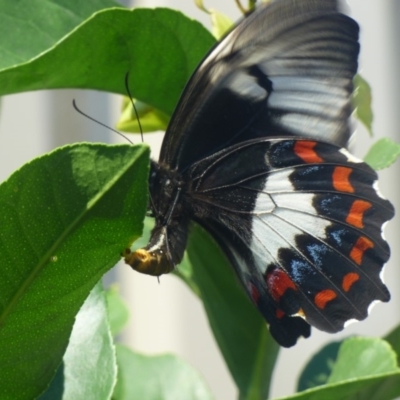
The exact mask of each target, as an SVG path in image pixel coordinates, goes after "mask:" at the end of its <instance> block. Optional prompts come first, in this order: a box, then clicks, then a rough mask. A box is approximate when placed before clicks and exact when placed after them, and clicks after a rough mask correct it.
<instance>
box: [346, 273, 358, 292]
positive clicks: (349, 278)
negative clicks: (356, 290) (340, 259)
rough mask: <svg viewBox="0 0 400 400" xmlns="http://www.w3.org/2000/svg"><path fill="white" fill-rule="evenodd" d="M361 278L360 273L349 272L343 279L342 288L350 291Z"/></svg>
mask: <svg viewBox="0 0 400 400" xmlns="http://www.w3.org/2000/svg"><path fill="white" fill-rule="evenodd" d="M359 279H360V275H358V274H356V273H355V272H349V273H348V274H346V275H345V276H344V278H343V281H342V288H343V290H344V291H345V292H348V291H349V290H350V289H351V287H352V286H353V284H354V283H355V282H357V281H358V280H359Z"/></svg>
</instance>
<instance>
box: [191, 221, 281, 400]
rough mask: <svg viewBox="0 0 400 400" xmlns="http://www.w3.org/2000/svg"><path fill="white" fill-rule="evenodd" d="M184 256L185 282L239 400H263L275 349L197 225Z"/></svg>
mask: <svg viewBox="0 0 400 400" xmlns="http://www.w3.org/2000/svg"><path fill="white" fill-rule="evenodd" d="M187 254H188V257H189V261H190V264H191V267H192V272H191V275H188V276H189V277H188V278H187V279H191V280H192V281H193V284H194V285H195V286H196V287H197V288H198V290H199V291H200V296H201V298H202V301H203V305H204V307H205V310H206V312H207V315H208V319H209V322H210V325H211V328H212V330H213V333H214V336H215V338H216V340H217V342H218V345H219V348H220V349H221V352H222V354H223V356H224V358H225V361H226V363H227V365H228V368H229V370H230V372H231V374H232V376H233V378H234V380H235V382H236V385H237V387H238V389H239V391H240V398H241V399H249V400H250V399H260V398H266V397H267V396H268V392H269V385H270V380H271V374H272V369H273V365H274V363H275V360H276V357H277V354H278V350H279V347H278V345H277V344H276V343H275V341H274V340H273V339H272V338H271V336H270V334H269V332H268V330H267V327H266V323H265V321H264V319H263V318H262V317H261V315H260V314H259V313H258V312H257V310H256V308H255V306H254V305H253V304H252V303H251V302H250V301H249V299H248V298H247V296H246V294H245V292H244V290H243V288H242V287H240V286H239V283H238V282H237V279H236V277H235V275H234V272H233V270H232V267H231V266H230V265H229V263H228V261H227V260H226V258H225V256H224V254H223V253H222V251H221V250H220V248H219V247H218V246H217V244H216V243H215V242H214V241H213V240H212V239H211V238H210V236H209V235H208V234H207V233H206V232H205V231H204V230H203V229H202V228H200V227H199V226H194V227H193V229H192V231H191V234H190V235H189V242H188V246H187Z"/></svg>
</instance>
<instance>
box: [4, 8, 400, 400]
mask: <svg viewBox="0 0 400 400" xmlns="http://www.w3.org/2000/svg"><path fill="white" fill-rule="evenodd" d="M121 3H122V1H121ZM126 3H127V2H126ZM347 3H348V6H346V5H345V6H346V7H347V8H346V9H347V10H348V12H349V14H350V15H351V16H353V18H355V19H356V20H357V21H358V22H359V24H360V25H361V43H362V47H361V49H362V50H361V57H360V72H361V74H362V75H363V76H364V78H366V79H367V81H368V82H369V83H370V84H371V86H372V89H373V108H374V113H375V121H374V131H375V139H377V138H379V137H381V136H389V137H391V138H392V139H394V140H396V141H397V142H400V133H399V127H400V112H399V111H398V110H399V108H400V107H399V106H400V83H399V78H398V73H397V71H398V70H399V65H400V42H399V40H398V38H399V37H400V26H399V24H398V20H399V18H400V2H399V1H398V0H380V1H374V0H348V2H347ZM135 4H136V6H143V7H156V6H163V7H165V6H167V7H172V8H177V9H180V10H182V11H184V12H185V13H186V14H188V15H189V16H191V17H193V18H196V19H200V20H201V21H202V22H203V23H204V24H205V25H206V26H208V27H209V26H210V24H209V21H208V16H207V15H206V14H204V13H202V12H201V11H200V10H198V9H197V8H196V7H195V5H194V2H193V1H185V2H183V1H177V0H169V1H168V0H152V1H151V0H148V1H145V0H142V1H138V2H136V3H135ZM205 5H206V6H207V7H214V8H217V9H218V10H220V11H223V12H225V13H226V14H228V15H229V16H230V17H231V18H233V19H237V18H238V17H239V12H238V10H237V9H236V7H235V5H234V1H233V0H218V2H217V1H216V0H205ZM121 79H123V77H121ZM155 79H156V78H155ZM73 98H75V99H77V102H78V104H79V105H80V107H81V108H82V109H84V110H85V111H86V112H87V113H88V114H89V115H91V116H93V117H94V118H98V119H100V120H101V121H103V122H105V123H107V124H109V125H111V126H113V125H114V124H115V122H116V121H117V119H118V113H119V107H120V100H121V99H120V97H119V96H116V95H109V94H106V93H99V92H94V91H78V90H60V91H43V92H32V93H24V94H17V95H12V96H5V97H4V98H3V100H2V107H1V118H0V143H1V144H0V180H1V181H3V180H4V179H6V178H7V177H8V176H9V175H10V174H11V173H12V172H13V171H15V170H16V169H17V168H19V167H20V166H22V165H23V164H24V163H25V162H27V161H29V160H31V159H32V158H34V157H36V156H39V155H41V154H43V153H45V152H47V151H50V150H52V149H53V148H55V147H57V146H60V145H63V144H66V143H73V142H77V141H96V142H116V141H118V140H119V139H118V137H117V136H116V135H115V134H113V133H110V132H109V131H107V130H105V129H103V128H101V127H99V126H98V125H96V124H94V123H92V122H90V121H88V120H86V119H85V118H83V117H82V116H80V115H78V114H77V113H76V112H75V111H74V110H73V109H72V106H71V102H72V99H73ZM21 116H23V117H21ZM161 139H162V134H151V135H146V136H145V141H146V142H147V143H149V144H151V145H152V146H153V157H157V154H158V150H159V146H160V141H161ZM134 140H136V141H138V142H139V140H140V139H139V138H137V139H134ZM371 143H372V142H371V140H370V139H369V138H368V135H367V133H366V132H365V130H364V129H363V128H362V127H361V126H359V127H358V129H357V142H356V149H355V152H356V153H357V154H358V155H359V156H363V155H364V154H365V152H366V150H367V149H368V147H369V146H370V144H371ZM399 165H400V163H399V162H397V164H396V165H394V166H393V167H392V168H391V169H390V170H386V171H383V172H381V173H380V176H381V183H380V188H381V191H382V192H383V193H384V194H385V195H386V196H387V197H388V198H390V199H391V200H392V201H393V202H394V203H395V205H397V209H398V210H399V209H400V194H399V190H398V188H397V187H398V185H399V175H397V174H399V172H400V171H399ZM399 234H400V232H399V217H398V216H397V217H396V218H395V220H394V221H392V222H391V223H390V224H389V225H388V227H387V229H386V237H387V239H388V240H389V242H390V244H391V248H392V254H393V255H392V259H391V261H390V263H389V264H388V266H387V268H386V273H385V280H386V282H387V284H388V286H389V289H390V291H391V293H392V300H391V302H390V303H389V304H378V305H377V306H376V307H375V308H374V309H373V312H372V314H371V316H370V317H369V318H368V319H367V320H366V321H364V322H362V323H357V324H353V325H351V326H350V327H349V328H348V329H346V331H345V332H343V333H341V334H337V335H334V336H332V335H328V334H324V333H321V332H318V331H316V330H313V332H312V336H311V338H310V339H308V340H303V341H301V342H300V343H298V344H297V346H296V347H295V348H292V349H283V350H282V351H281V353H280V355H279V361H278V366H277V369H276V371H275V374H274V379H273V389H272V396H273V397H278V396H283V395H288V394H291V393H293V391H294V388H295V384H296V381H297V376H298V373H299V371H300V370H301V368H302V366H303V365H304V363H305V361H306V360H308V358H309V357H310V356H311V355H312V354H313V353H314V352H316V351H318V349H319V348H320V347H321V346H322V345H323V344H325V343H327V342H329V341H332V340H338V339H339V338H342V337H344V336H348V335H352V334H363V335H371V336H372V335H378V336H382V335H385V334H386V333H387V332H389V331H390V329H391V328H393V327H394V326H396V325H397V324H398V323H400V315H399V310H400V299H399V297H400V270H399V268H398V265H399V261H400V249H399V247H400V246H399V247H397V246H398V237H399ZM111 281H117V282H119V286H120V288H121V292H122V294H123V296H124V298H125V299H126V301H127V302H128V304H129V306H130V309H131V320H130V324H129V327H128V328H127V329H126V330H125V331H124V333H123V335H122V338H121V340H122V341H123V342H125V343H127V344H129V345H131V346H132V347H133V348H134V349H135V350H138V351H141V352H144V353H148V354H155V353H164V352H173V353H176V354H179V355H181V356H182V357H183V358H184V359H186V360H187V361H189V362H190V363H191V364H192V365H193V366H195V367H196V368H197V369H198V370H200V371H201V373H202V374H203V376H204V377H205V379H206V381H207V382H208V384H209V386H210V388H211V390H212V392H213V393H214V395H215V397H216V399H218V400H225V399H234V398H236V396H237V391H236V388H235V386H234V383H233V381H232V379H231V377H230V375H229V372H228V370H227V368H226V366H225V364H224V361H223V359H222V357H221V355H220V352H219V350H218V347H217V346H216V344H215V341H214V339H213V336H212V334H211V331H210V329H209V326H208V322H207V319H206V317H205V313H204V311H203V308H202V305H201V303H200V302H199V301H198V300H197V299H196V298H195V297H194V296H193V295H192V294H191V292H190V291H189V290H188V289H187V288H186V287H185V286H184V285H183V284H182V283H181V282H180V281H179V280H178V279H177V278H175V277H173V276H163V277H162V279H161V281H160V283H158V282H157V279H155V278H152V277H147V276H143V275H140V274H138V273H136V272H133V271H132V270H131V269H130V268H129V267H127V266H125V265H119V266H117V267H116V268H115V269H114V270H113V271H111V273H109V274H108V276H107V282H111Z"/></svg>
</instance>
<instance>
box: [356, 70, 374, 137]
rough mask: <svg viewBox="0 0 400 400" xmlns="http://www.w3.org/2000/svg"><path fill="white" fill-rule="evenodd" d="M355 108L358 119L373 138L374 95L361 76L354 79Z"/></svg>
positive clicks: (358, 75)
mask: <svg viewBox="0 0 400 400" xmlns="http://www.w3.org/2000/svg"><path fill="white" fill-rule="evenodd" d="M353 83H354V93H353V107H354V108H355V115H356V117H357V118H358V119H359V120H360V121H361V122H362V123H363V124H364V126H365V127H366V128H367V130H368V132H369V134H370V135H371V136H372V135H373V133H372V122H373V120H374V115H373V113H372V93H371V86H369V84H368V82H367V81H366V80H365V79H364V78H363V77H362V76H361V75H360V74H357V75H356V76H355V77H354V81H353Z"/></svg>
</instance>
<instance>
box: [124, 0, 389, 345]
mask: <svg viewBox="0 0 400 400" xmlns="http://www.w3.org/2000/svg"><path fill="white" fill-rule="evenodd" d="M358 50H359V45H358V26H357V24H356V23H355V22H354V21H353V20H351V19H350V18H348V17H346V16H344V15H342V14H340V13H339V12H337V5H336V1H335V0H281V1H277V2H273V3H272V5H271V6H268V7H266V6H263V7H261V8H260V9H259V10H258V11H256V12H255V13H254V14H252V15H251V16H250V17H248V18H246V19H245V20H244V21H242V23H241V24H239V25H238V27H237V28H236V29H234V30H233V31H232V32H231V33H230V34H229V35H227V37H226V38H225V39H224V40H223V41H222V42H221V43H219V44H217V45H216V47H215V48H214V49H212V50H211V51H210V53H209V55H208V56H206V58H205V59H204V60H203V62H202V63H201V64H200V66H199V67H198V69H197V70H196V71H195V73H194V74H193V76H192V78H191V79H190V81H189V83H188V85H187V87H186V88H185V91H184V92H183V94H182V97H181V100H180V101H179V103H178V106H177V109H176V111H175V113H174V115H173V118H172V120H171V123H170V126H169V127H168V130H167V132H166V136H165V139H164V142H163V146H162V149H161V154H160V161H159V162H158V163H156V162H152V164H151V171H150V178H149V192H150V208H151V211H152V214H153V215H154V217H155V227H154V229H153V231H152V233H151V238H150V241H149V244H148V245H147V246H146V247H145V248H143V249H140V250H137V251H135V252H133V253H130V251H129V250H128V251H127V253H126V262H127V263H128V264H130V265H131V266H132V267H133V268H134V269H136V270H138V271H140V272H143V273H147V274H150V275H156V276H159V275H161V274H164V273H168V272H170V271H172V270H173V269H174V268H175V267H176V266H177V265H178V264H179V262H180V261H181V260H182V257H183V254H184V250H185V247H186V242H187V237H188V231H189V225H190V221H191V220H193V221H195V222H197V223H198V224H200V225H201V226H203V227H204V228H205V229H206V230H207V231H208V232H209V233H210V234H211V235H212V236H213V238H214V239H215V240H216V241H217V243H218V244H219V246H220V247H221V248H222V250H223V251H224V252H225V254H226V256H227V258H228V259H229V261H230V263H231V265H232V267H233V268H234V270H235V272H236V274H237V276H238V278H239V280H240V281H241V283H242V285H243V287H244V289H245V290H246V292H247V294H248V295H249V297H250V298H251V299H252V301H253V302H254V303H255V305H256V306H257V308H258V309H259V311H260V312H261V314H262V315H263V316H264V317H265V319H266V321H267V322H268V324H269V327H270V332H271V334H272V335H273V337H274V338H275V339H276V340H277V341H278V343H280V344H281V345H282V346H285V347H290V346H292V345H294V344H295V343H296V341H297V339H298V337H300V336H304V337H308V336H309V335H310V325H312V326H315V327H316V328H318V329H321V330H323V331H327V332H337V331H339V330H341V329H343V327H344V326H345V324H346V322H348V321H349V320H352V319H357V320H362V319H364V318H366V316H367V315H368V309H369V306H370V304H371V303H373V302H374V301H376V300H380V301H388V300H389V297H390V296H389V292H388V290H387V288H386V286H385V285H384V284H383V283H382V281H381V279H380V274H381V270H382V267H383V265H384V264H385V263H386V262H387V260H388V258H389V254H390V251H389V247H388V245H387V243H386V241H385V240H384V239H383V238H382V234H381V231H382V225H383V224H384V223H385V222H386V221H387V220H389V219H390V218H392V216H393V207H392V205H391V204H390V203H389V202H388V201H387V200H385V199H383V198H382V197H381V195H380V194H379V192H378V191H377V190H376V180H377V175H376V173H375V172H374V171H373V170H372V169H371V168H370V167H368V166H367V165H366V164H365V163H363V162H361V161H359V160H357V159H355V158H354V157H353V156H351V155H350V153H348V152H347V150H345V149H344V146H345V145H346V144H347V142H348V139H349V137H350V133H349V132H350V131H349V128H348V119H349V116H350V113H351V106H350V95H351V91H352V79H353V76H354V74H355V73H356V69H357V56H358ZM217 267H218V266H216V268H217Z"/></svg>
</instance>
